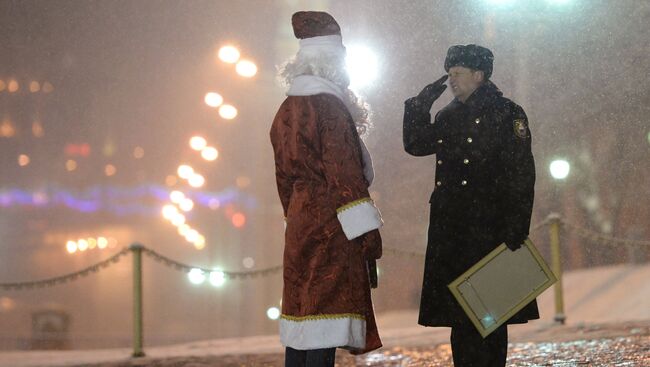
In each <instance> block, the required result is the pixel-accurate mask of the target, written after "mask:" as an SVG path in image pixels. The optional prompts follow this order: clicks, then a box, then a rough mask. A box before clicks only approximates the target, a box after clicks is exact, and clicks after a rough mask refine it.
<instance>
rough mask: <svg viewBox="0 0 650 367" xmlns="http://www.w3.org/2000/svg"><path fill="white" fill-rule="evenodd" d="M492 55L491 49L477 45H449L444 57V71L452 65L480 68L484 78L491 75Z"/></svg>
mask: <svg viewBox="0 0 650 367" xmlns="http://www.w3.org/2000/svg"><path fill="white" fill-rule="evenodd" d="M493 63H494V55H493V54H492V51H490V50H488V49H487V48H485V47H482V46H478V45H467V46H463V45H456V46H451V47H449V50H448V51H447V58H446V59H445V71H447V72H449V68H452V67H454V66H464V67H466V68H470V69H474V70H481V71H483V73H485V79H486V80H487V79H489V78H490V76H491V75H492V64H493Z"/></svg>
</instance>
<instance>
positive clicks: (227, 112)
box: [219, 104, 237, 120]
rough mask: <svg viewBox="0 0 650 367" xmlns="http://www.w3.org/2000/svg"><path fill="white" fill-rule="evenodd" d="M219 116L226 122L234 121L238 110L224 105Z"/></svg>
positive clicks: (220, 108)
mask: <svg viewBox="0 0 650 367" xmlns="http://www.w3.org/2000/svg"><path fill="white" fill-rule="evenodd" d="M219 116H221V117H222V118H224V119H226V120H232V119H234V118H235V117H237V109H236V108H235V106H232V105H229V104H225V105H222V106H221V107H219Z"/></svg>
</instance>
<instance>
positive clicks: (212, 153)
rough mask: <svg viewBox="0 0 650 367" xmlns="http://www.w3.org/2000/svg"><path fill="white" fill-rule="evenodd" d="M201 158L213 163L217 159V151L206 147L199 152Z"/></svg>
mask: <svg viewBox="0 0 650 367" xmlns="http://www.w3.org/2000/svg"><path fill="white" fill-rule="evenodd" d="M201 157H203V159H205V160H206V161H213V160H215V159H217V157H219V151H218V150H217V149H216V148H214V147H207V148H205V149H203V150H202V151H201Z"/></svg>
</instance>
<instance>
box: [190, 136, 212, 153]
mask: <svg viewBox="0 0 650 367" xmlns="http://www.w3.org/2000/svg"><path fill="white" fill-rule="evenodd" d="M206 145H208V142H207V141H206V140H205V138H204V137H202V136H193V137H191V138H190V148H192V149H194V150H196V151H200V150H201V149H203V148H205V146H206Z"/></svg>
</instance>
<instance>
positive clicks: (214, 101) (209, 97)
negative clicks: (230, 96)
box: [203, 92, 223, 107]
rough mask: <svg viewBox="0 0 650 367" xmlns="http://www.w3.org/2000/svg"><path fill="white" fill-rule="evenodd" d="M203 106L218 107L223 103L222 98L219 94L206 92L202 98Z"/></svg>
mask: <svg viewBox="0 0 650 367" xmlns="http://www.w3.org/2000/svg"><path fill="white" fill-rule="evenodd" d="M203 100H204V101H205V104H207V105H208V106H210V107H219V106H221V104H222V103H223V97H222V96H221V94H219V93H215V92H208V93H207V94H206V95H205V97H204V98H203Z"/></svg>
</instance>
